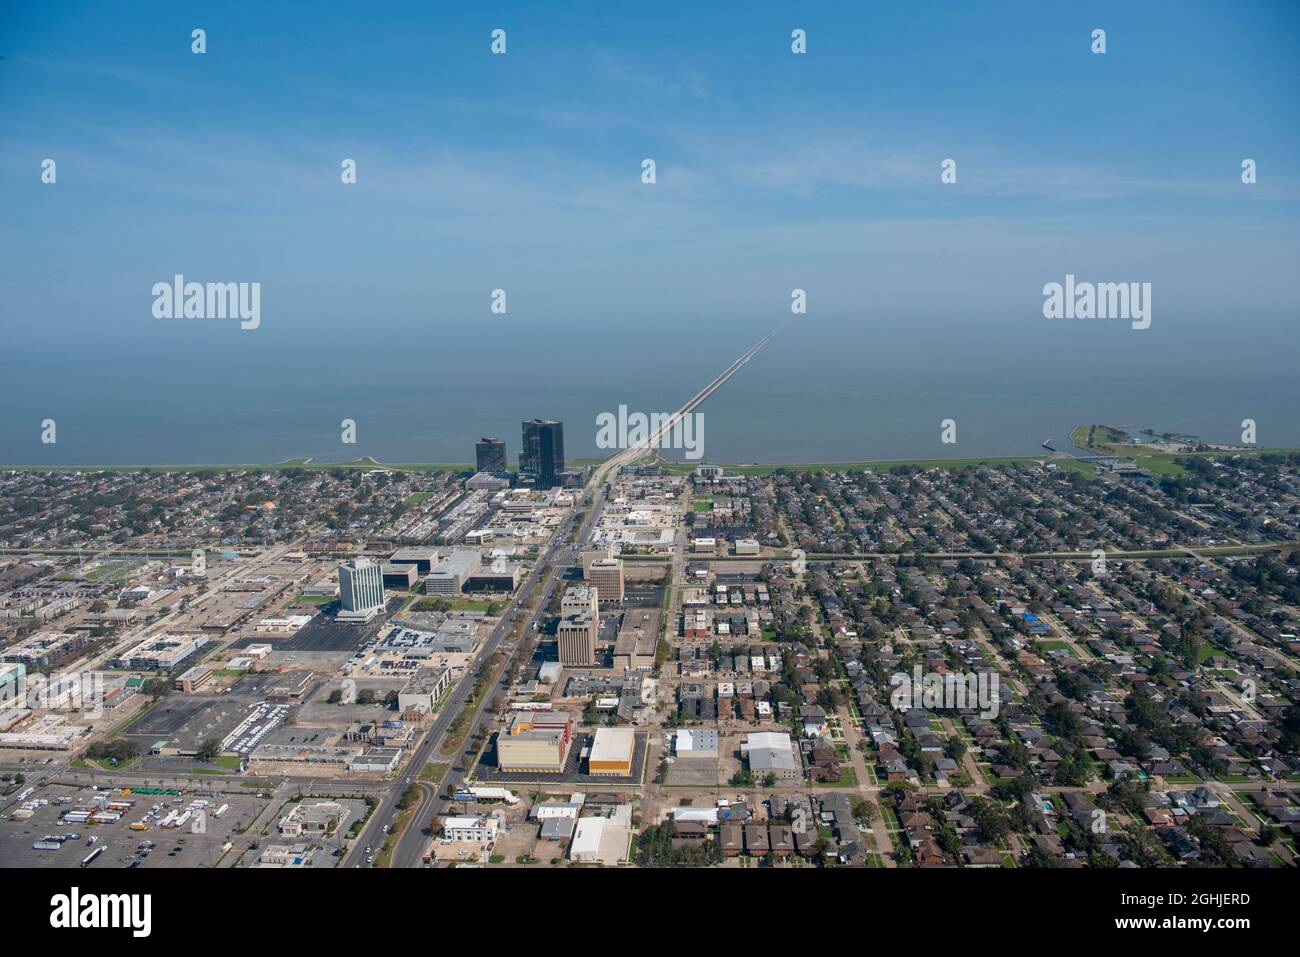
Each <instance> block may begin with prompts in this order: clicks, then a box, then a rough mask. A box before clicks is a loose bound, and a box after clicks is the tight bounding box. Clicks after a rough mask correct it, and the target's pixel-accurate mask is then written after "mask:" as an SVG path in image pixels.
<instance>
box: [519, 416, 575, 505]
mask: <svg viewBox="0 0 1300 957" xmlns="http://www.w3.org/2000/svg"><path fill="white" fill-rule="evenodd" d="M523 425H524V434H523V439H524V446H523V448H522V449H521V450H520V452H519V471H520V472H526V473H528V474H530V475H532V476H533V477H534V480H535V481H536V482H537V487H538V488H555V487H556V486H558V485H559V484H560V481H561V480H560V473H561V472H563V471H564V423H563V422H556V421H555V420H554V419H529V420H528V421H526V422H524V424H523Z"/></svg>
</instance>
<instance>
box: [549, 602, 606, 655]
mask: <svg viewBox="0 0 1300 957" xmlns="http://www.w3.org/2000/svg"><path fill="white" fill-rule="evenodd" d="M599 635H600V623H599V621H597V619H596V618H594V617H593V616H592V615H590V614H588V613H587V612H577V613H575V614H572V615H568V616H566V617H564V618H561V619H560V623H559V625H558V626H557V627H556V629H555V639H556V643H557V644H558V645H559V650H560V664H562V665H576V666H587V667H589V666H591V665H594V664H595V663H596V641H597V638H598V637H599Z"/></svg>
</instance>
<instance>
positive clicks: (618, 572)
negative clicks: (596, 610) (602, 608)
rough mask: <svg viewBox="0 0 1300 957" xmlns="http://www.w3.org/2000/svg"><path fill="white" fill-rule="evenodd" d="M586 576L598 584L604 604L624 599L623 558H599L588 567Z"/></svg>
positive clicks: (588, 579) (597, 588)
mask: <svg viewBox="0 0 1300 957" xmlns="http://www.w3.org/2000/svg"><path fill="white" fill-rule="evenodd" d="M586 577H587V581H589V582H590V583H591V584H593V585H595V586H596V593H597V594H598V595H599V597H600V603H601V604H602V605H608V604H617V603H618V602H621V601H622V600H623V559H621V558H597V559H596V560H595V561H593V562H592V563H591V564H590V565H589V566H588V567H587V576H586Z"/></svg>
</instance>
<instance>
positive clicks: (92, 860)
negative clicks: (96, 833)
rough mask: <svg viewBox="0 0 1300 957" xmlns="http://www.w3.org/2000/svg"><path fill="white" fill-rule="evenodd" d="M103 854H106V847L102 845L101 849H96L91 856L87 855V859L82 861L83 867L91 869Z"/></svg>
mask: <svg viewBox="0 0 1300 957" xmlns="http://www.w3.org/2000/svg"><path fill="white" fill-rule="evenodd" d="M103 853H104V845H103V844H101V845H99V847H97V848H95V849H94V850H93V851H91V852H90V853H89V854H87V855H86V856H85V857H83V858H82V859H81V866H82V867H89V866H90V865H91V864H94V863H95V858H97V857H99V855H101V854H103Z"/></svg>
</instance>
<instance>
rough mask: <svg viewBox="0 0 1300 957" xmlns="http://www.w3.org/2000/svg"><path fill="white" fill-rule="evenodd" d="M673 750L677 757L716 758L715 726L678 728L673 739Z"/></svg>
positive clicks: (716, 739)
mask: <svg viewBox="0 0 1300 957" xmlns="http://www.w3.org/2000/svg"><path fill="white" fill-rule="evenodd" d="M673 750H674V751H676V752H677V756H678V757H679V758H716V757H717V756H718V730H717V728H701V729H694V728H693V729H689V730H688V729H686V728H679V729H678V731H677V733H676V735H675V736H674V740H673Z"/></svg>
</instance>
